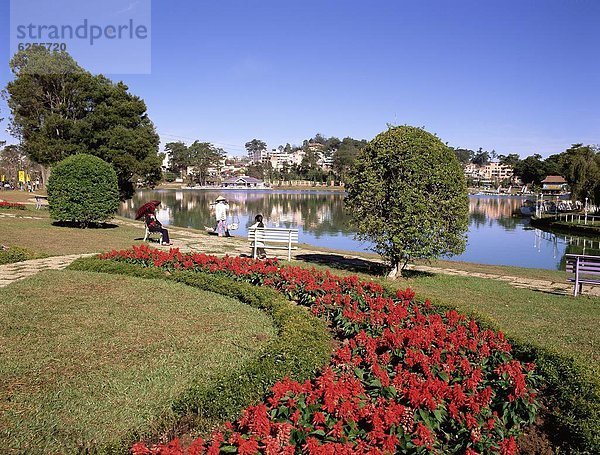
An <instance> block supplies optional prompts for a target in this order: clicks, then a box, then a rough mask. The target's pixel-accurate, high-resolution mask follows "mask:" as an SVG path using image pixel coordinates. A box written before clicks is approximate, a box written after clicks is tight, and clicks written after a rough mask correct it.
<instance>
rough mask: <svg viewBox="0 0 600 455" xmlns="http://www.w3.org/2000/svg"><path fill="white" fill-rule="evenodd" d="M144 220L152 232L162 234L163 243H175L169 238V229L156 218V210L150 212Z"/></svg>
mask: <svg viewBox="0 0 600 455" xmlns="http://www.w3.org/2000/svg"><path fill="white" fill-rule="evenodd" d="M144 222H145V223H146V226H147V227H148V230H149V231H150V232H158V233H160V234H161V235H162V243H161V245H165V246H168V245H173V242H171V240H170V239H169V231H168V230H167V229H165V228H164V227H163V225H162V224H161V222H160V221H158V220H157V219H156V214H155V213H154V212H148V213H147V214H146V217H145V218H144Z"/></svg>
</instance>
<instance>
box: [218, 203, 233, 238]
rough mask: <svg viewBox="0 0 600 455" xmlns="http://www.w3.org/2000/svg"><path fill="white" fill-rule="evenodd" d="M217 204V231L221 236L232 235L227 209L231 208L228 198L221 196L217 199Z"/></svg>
mask: <svg viewBox="0 0 600 455" xmlns="http://www.w3.org/2000/svg"><path fill="white" fill-rule="evenodd" d="M215 204H216V205H215V218H216V219H217V229H216V231H217V233H218V234H219V237H231V236H230V235H229V229H228V227H227V211H228V210H229V204H228V203H227V199H225V198H224V197H223V196H219V197H218V198H217V199H215Z"/></svg>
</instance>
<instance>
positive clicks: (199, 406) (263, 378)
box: [67, 257, 334, 452]
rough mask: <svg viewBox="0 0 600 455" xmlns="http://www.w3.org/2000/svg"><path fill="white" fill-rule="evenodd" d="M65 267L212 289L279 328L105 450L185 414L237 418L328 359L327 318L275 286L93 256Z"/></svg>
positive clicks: (330, 342)
mask: <svg viewBox="0 0 600 455" xmlns="http://www.w3.org/2000/svg"><path fill="white" fill-rule="evenodd" d="M67 269H69V270H77V271H87V272H97V273H110V274H118V275H127V276H132V277H137V278H144V279H163V280H172V281H176V282H179V283H182V284H185V285H188V286H192V287H195V288H198V289H202V290H204V291H210V292H215V293H217V294H221V295H225V296H228V297H232V298H235V299H237V300H239V301H241V302H242V303H244V304H247V305H250V306H251V307H253V308H257V309H259V310H261V311H264V312H266V313H267V314H268V315H269V316H270V317H271V318H272V320H273V324H274V325H275V328H276V330H277V337H276V338H275V339H274V340H272V341H270V342H268V343H266V345H265V346H264V347H263V348H262V349H261V351H260V354H259V355H257V356H255V357H253V358H252V359H251V360H249V361H248V362H247V363H245V364H244V365H243V367H242V369H241V370H237V371H233V372H231V374H229V375H228V376H224V377H222V378H220V379H219V380H217V381H216V382H214V383H213V384H212V385H211V386H210V387H206V386H198V385H195V384H193V383H192V385H191V386H190V388H189V389H188V390H187V391H186V392H184V393H183V394H182V396H181V397H180V398H179V399H178V400H176V401H175V402H174V403H173V404H172V406H171V410H172V413H173V415H172V416H171V417H170V418H169V417H168V416H157V422H156V425H155V426H156V428H153V429H150V430H149V431H148V432H147V433H146V434H139V433H137V432H135V433H134V432H132V434H130V435H128V436H127V437H126V438H125V439H124V440H123V441H120V442H119V443H118V444H116V445H114V446H110V447H107V448H106V449H107V451H108V452H113V451H122V449H128V448H129V447H130V445H131V443H133V442H135V441H139V440H140V439H144V438H150V437H152V436H156V435H157V434H158V433H159V432H160V431H161V430H162V431H164V430H165V428H167V427H169V426H173V424H174V419H175V418H176V419H181V418H182V417H184V416H188V415H193V416H198V417H202V418H210V419H215V420H218V421H224V420H229V419H232V418H235V417H236V416H237V415H238V414H239V413H240V412H241V411H242V410H243V409H244V408H245V407H246V406H248V405H249V404H251V403H253V402H255V401H257V400H259V399H260V398H261V397H263V396H264V395H266V394H267V392H268V391H269V389H270V388H271V387H272V386H273V385H274V384H275V383H276V382H277V381H278V380H280V379H282V378H284V377H286V376H287V377H290V378H292V379H295V380H297V381H303V380H305V379H308V378H310V377H313V376H314V375H315V373H316V372H317V370H319V369H320V368H322V367H323V366H324V365H326V364H327V363H328V362H329V361H330V358H331V354H332V351H333V348H334V341H333V338H332V335H331V333H330V332H329V330H328V328H327V325H326V323H325V322H324V321H323V320H321V319H320V318H317V317H316V316H313V315H312V314H310V312H309V311H308V310H307V309H306V308H304V307H301V306H298V305H295V304H294V303H293V302H290V301H289V300H287V299H285V298H284V297H283V296H282V295H281V294H280V293H278V292H277V291H275V290H272V289H269V288H257V287H256V286H254V285H251V284H247V283H243V282H239V281H235V280H233V279H231V278H227V277H224V276H217V275H214V274H207V273H202V272H186V271H176V272H173V273H165V272H164V271H163V270H161V269H158V268H146V267H142V266H140V265H137V264H124V263H117V262H113V261H105V260H101V259H98V258H96V257H92V258H81V259H78V260H76V261H74V262H73V263H72V264H70V265H69V266H68V267H67Z"/></svg>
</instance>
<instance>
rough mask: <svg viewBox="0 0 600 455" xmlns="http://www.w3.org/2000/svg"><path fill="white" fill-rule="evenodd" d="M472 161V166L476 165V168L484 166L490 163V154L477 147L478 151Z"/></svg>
mask: <svg viewBox="0 0 600 455" xmlns="http://www.w3.org/2000/svg"><path fill="white" fill-rule="evenodd" d="M472 161H473V164H476V165H477V166H486V165H488V164H489V163H490V154H489V153H488V152H485V151H483V150H482V149H481V147H479V150H477V153H475V155H474V156H473V160H472Z"/></svg>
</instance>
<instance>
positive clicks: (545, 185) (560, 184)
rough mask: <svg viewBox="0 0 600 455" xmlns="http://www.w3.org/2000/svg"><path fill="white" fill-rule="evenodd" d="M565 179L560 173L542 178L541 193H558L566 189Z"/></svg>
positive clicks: (564, 191)
mask: <svg viewBox="0 0 600 455" xmlns="http://www.w3.org/2000/svg"><path fill="white" fill-rule="evenodd" d="M568 188H569V186H568V184H567V181H566V180H565V179H564V178H563V177H561V176H560V175H549V176H548V177H546V178H545V179H544V180H542V194H547V195H559V194H563V193H566V192H567V191H568Z"/></svg>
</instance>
